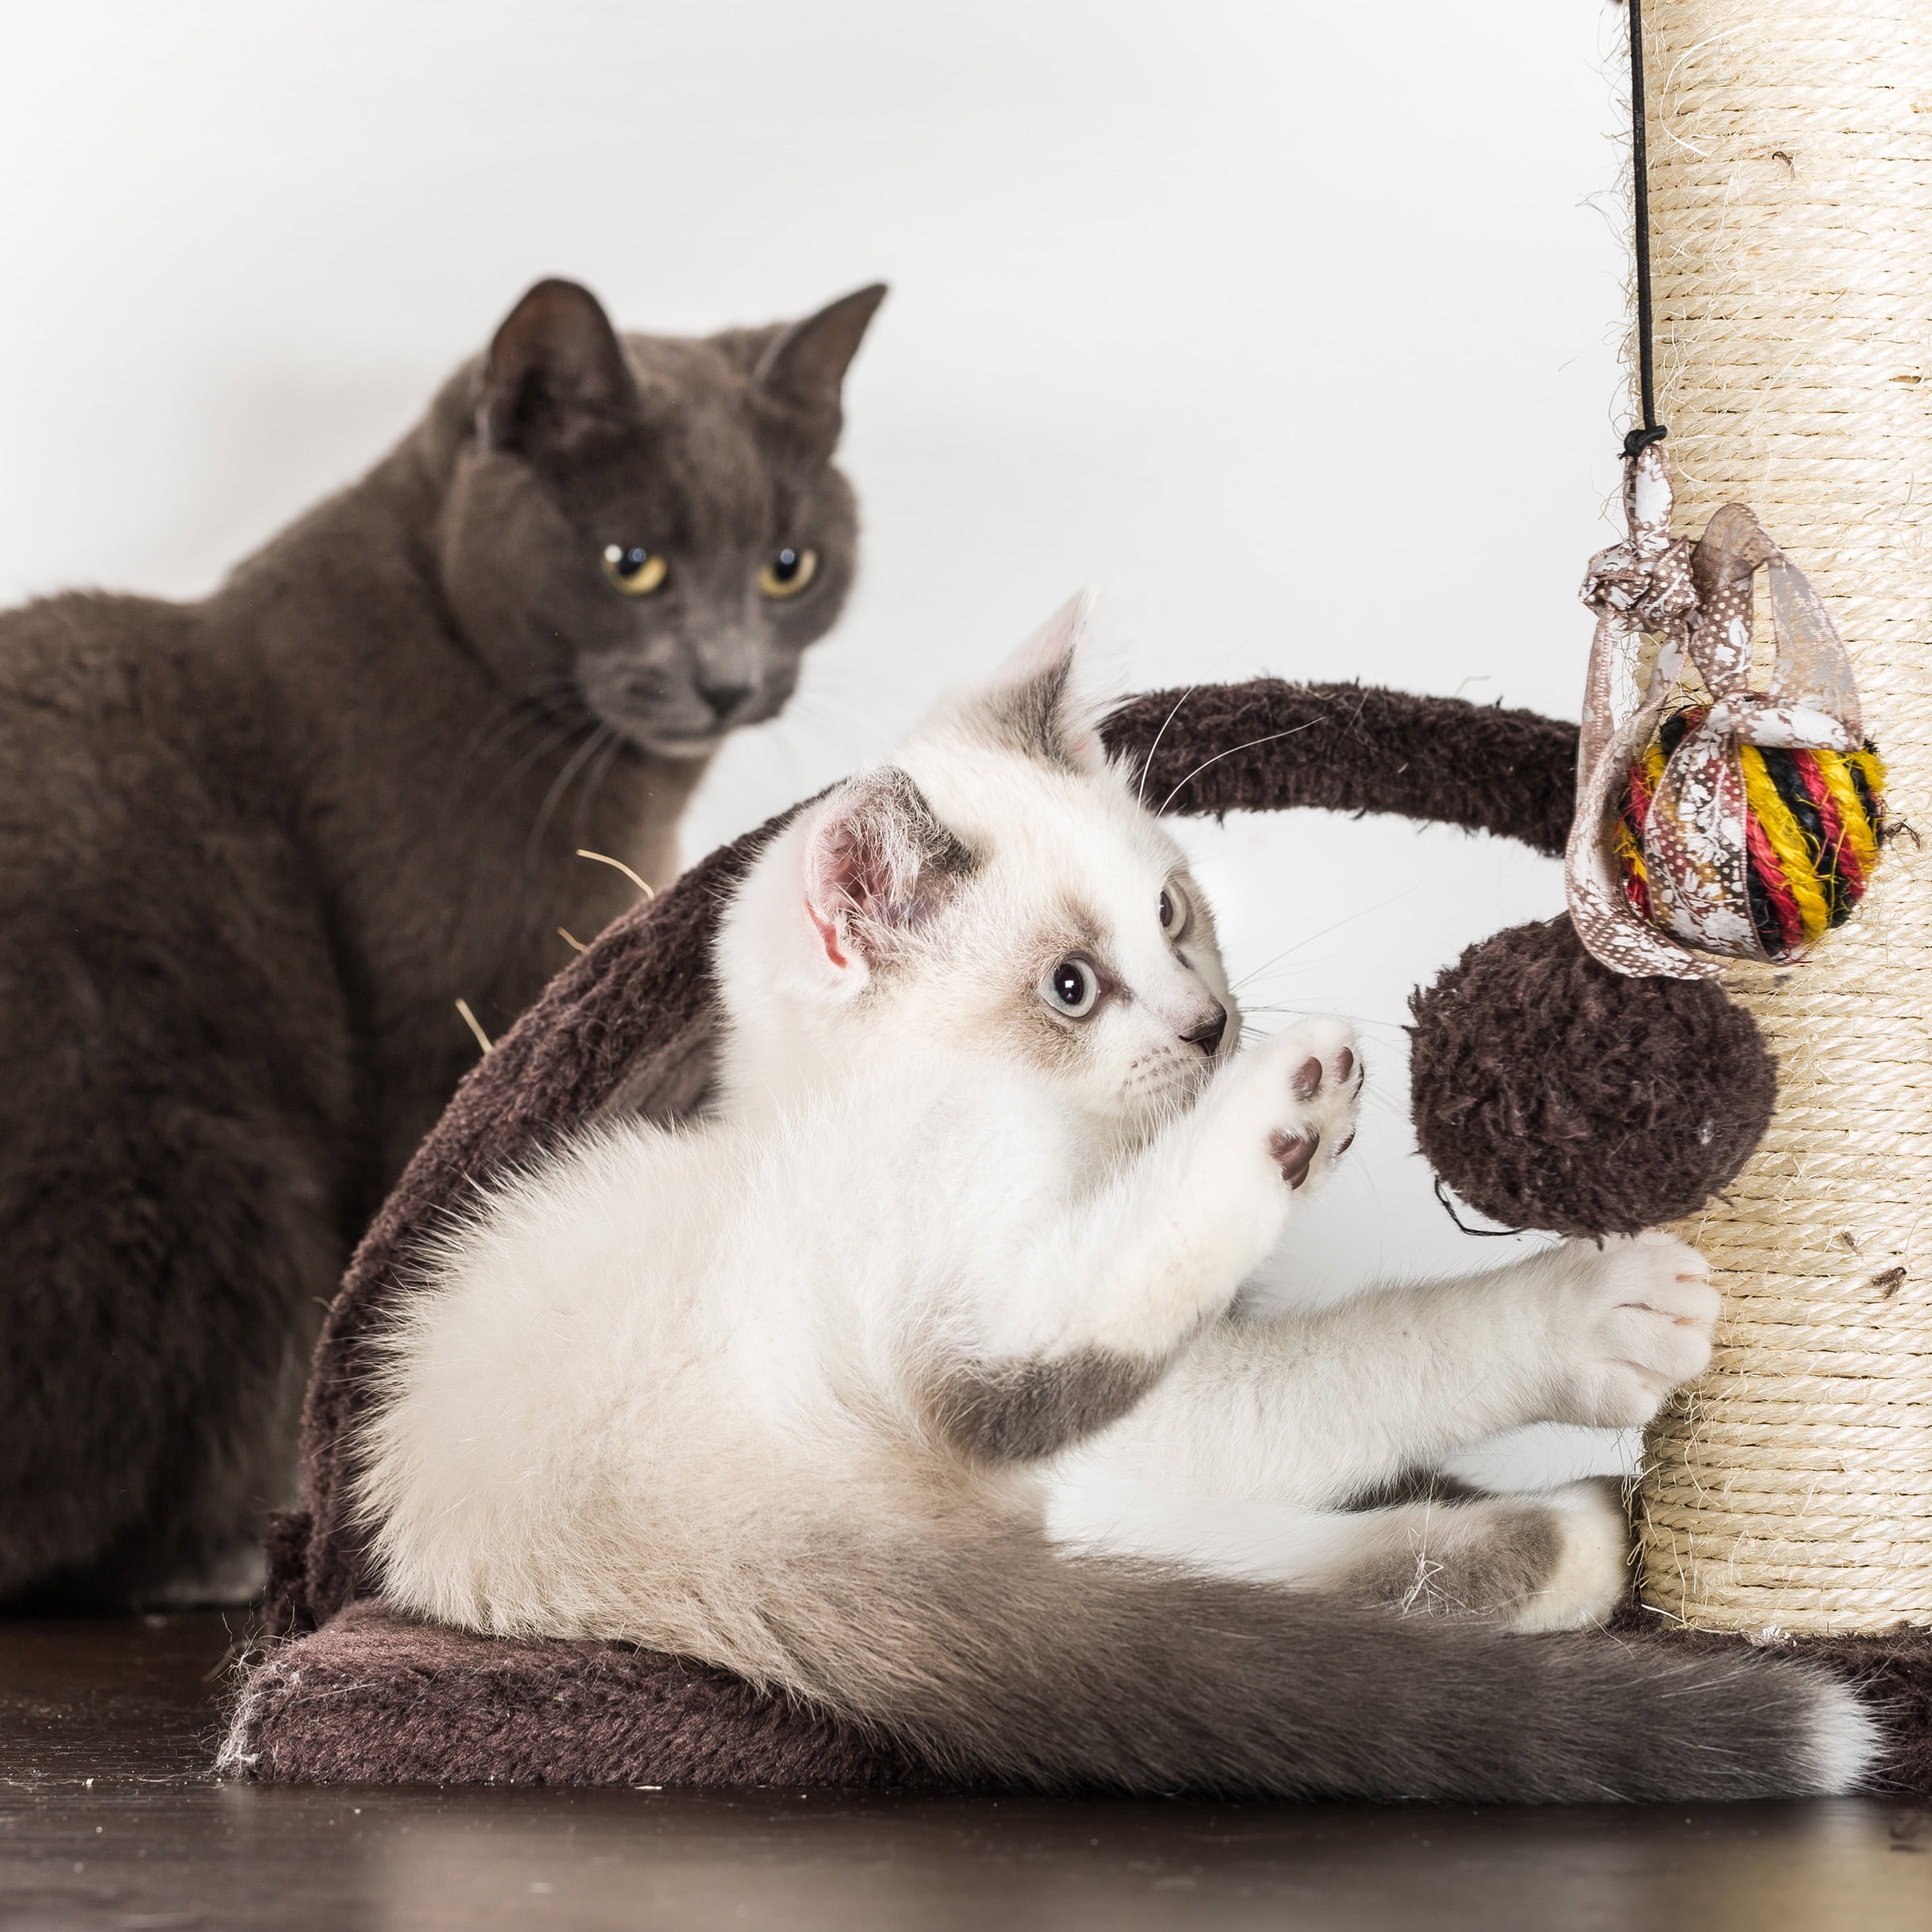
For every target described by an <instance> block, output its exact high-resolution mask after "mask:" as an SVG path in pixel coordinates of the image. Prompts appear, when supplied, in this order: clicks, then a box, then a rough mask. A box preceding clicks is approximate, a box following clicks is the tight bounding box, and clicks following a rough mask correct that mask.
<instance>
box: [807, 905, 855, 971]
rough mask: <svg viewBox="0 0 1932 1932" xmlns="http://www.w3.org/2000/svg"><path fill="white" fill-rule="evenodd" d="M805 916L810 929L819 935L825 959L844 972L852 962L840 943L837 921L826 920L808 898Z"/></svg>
mask: <svg viewBox="0 0 1932 1932" xmlns="http://www.w3.org/2000/svg"><path fill="white" fill-rule="evenodd" d="M805 916H806V918H807V919H810V920H811V923H812V928H813V930H814V931H815V932H816V933H817V934H818V935H819V944H820V945H822V946H823V947H824V948H825V956H826V958H827V959H828V960H831V962H832V964H833V965H835V966H836V967H837V968H839V970H840V972H844V969H845V968H847V967H848V966H849V965H850V964H852V961H851V960H848V958H847V957H846V956H845V949H844V947H843V946H842V945H841V944H840V941H839V923H838V921H837V920H836V919H828V918H827V917H826V916H825V914H824V913H822V912H820V911H819V909H818V907H817V906H815V905H813V904H812V902H811V900H810V899H809V898H807V900H806V902H805Z"/></svg>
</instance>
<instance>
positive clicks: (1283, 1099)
mask: <svg viewBox="0 0 1932 1932" xmlns="http://www.w3.org/2000/svg"><path fill="white" fill-rule="evenodd" d="M1353 1041H1354V1036H1353V1034H1352V1031H1351V1030H1350V1029H1349V1028H1348V1026H1347V1025H1346V1024H1345V1023H1344V1022H1341V1021H1339V1020H1331V1019H1320V1020H1313V1021H1309V1022H1304V1023H1303V1024H1302V1025H1301V1026H1297V1027H1294V1028H1293V1029H1291V1030H1290V1031H1288V1032H1286V1033H1285V1034H1281V1035H1279V1036H1278V1037H1277V1038H1274V1039H1273V1040H1271V1041H1269V1042H1267V1043H1266V1044H1265V1046H1263V1047H1259V1048H1257V1049H1255V1050H1253V1051H1250V1052H1248V1053H1245V1054H1243V1055H1241V1057H1240V1058H1239V1059H1236V1060H1235V1061H1234V1062H1232V1063H1231V1064H1230V1065H1229V1066H1228V1067H1227V1068H1226V1069H1225V1070H1224V1071H1223V1072H1222V1073H1221V1074H1220V1076H1219V1077H1218V1078H1217V1079H1216V1080H1215V1081H1214V1082H1213V1084H1212V1085H1211V1086H1210V1087H1209V1088H1208V1092H1207V1093H1206V1094H1205V1096H1203V1098H1202V1100H1201V1101H1200V1102H1199V1104H1198V1105H1197V1106H1196V1107H1195V1108H1194V1110H1193V1111H1192V1112H1191V1113H1190V1114H1188V1115H1187V1116H1186V1117H1183V1119H1181V1120H1179V1121H1176V1122H1175V1123H1174V1125H1172V1126H1170V1128H1168V1129H1166V1130H1165V1131H1164V1132H1163V1133H1161V1134H1159V1135H1158V1136H1157V1137H1156V1138H1155V1139H1154V1141H1152V1142H1151V1143H1150V1145H1149V1146H1147V1147H1146V1148H1145V1149H1144V1150H1142V1151H1141V1153H1140V1154H1138V1155H1137V1156H1136V1157H1135V1158H1133V1160H1132V1161H1131V1162H1129V1163H1128V1165H1127V1166H1126V1167H1125V1170H1123V1171H1122V1172H1121V1174H1117V1176H1116V1177H1115V1178H1114V1179H1113V1180H1112V1181H1111V1182H1109V1183H1108V1184H1107V1185H1105V1186H1104V1187H1100V1188H1099V1189H1097V1190H1096V1191H1094V1192H1092V1194H1090V1195H1086V1196H1084V1198H1081V1199H1077V1200H1075V1201H1071V1202H1068V1203H1066V1204H1065V1205H1064V1206H1063V1208H1061V1210H1060V1211H1059V1223H1058V1225H1056V1226H1053V1227H1051V1228H1043V1229H1042V1230H1040V1232H1039V1234H1038V1237H1037V1238H1036V1239H1035V1240H1034V1241H1032V1242H1030V1244H1029V1247H1028V1251H1027V1253H1026V1257H1025V1265H1023V1266H1022V1267H1019V1268H1016V1269H1009V1271H1008V1274H1007V1278H1005V1279H1004V1280H1003V1281H1002V1282H1001V1283H999V1284H998V1285H997V1288H995V1287H994V1286H993V1285H991V1284H989V1285H988V1287H987V1291H986V1293H985V1299H984V1301H983V1302H982V1305H981V1316H982V1321H983V1324H984V1325H983V1327H982V1330H981V1333H980V1336H979V1337H978V1338H977V1340H976V1345H975V1346H974V1347H973V1348H972V1350H971V1352H970V1353H969V1354H968V1356H966V1358H965V1359H963V1360H962V1359H960V1356H958V1355H954V1356H951V1357H950V1358H949V1359H948V1360H946V1361H945V1362H944V1363H943V1364H942V1365H940V1367H939V1370H938V1373H936V1374H935V1375H932V1376H929V1377H927V1399H926V1401H925V1403H924V1407H925V1410H926V1412H927V1417H928V1418H929V1420H931V1421H933V1422H936V1423H937V1424H938V1425H939V1428H940V1430H941V1432H942V1433H943V1435H946V1436H947V1437H948V1438H949V1439H951V1441H952V1443H953V1445H954V1447H956V1448H958V1449H960V1450H962V1451H965V1452H966V1453H968V1454H969V1455H973V1456H975V1457H981V1458H991V1459H996V1460H1001V1461H1015V1460H1030V1459H1035V1458H1038V1457H1042V1456H1046V1455H1052V1454H1054V1453H1055V1452H1056V1451H1059V1450H1060V1449H1062V1448H1063V1447H1066V1446H1067V1444H1068V1443H1072V1442H1075V1441H1077V1440H1078V1439H1080V1438H1081V1437H1083V1436H1084V1435H1090V1434H1092V1432H1093V1431H1094V1430H1096V1429H1099V1428H1102V1427H1104V1426H1105V1425H1106V1424H1107V1423H1108V1422H1111V1421H1113V1419H1114V1418H1116V1417H1117V1416H1119V1415H1121V1414H1124V1413H1125V1411H1126V1410H1128V1409H1129V1408H1131V1407H1132V1406H1133V1404H1134V1403H1135V1402H1138V1401H1139V1400H1140V1398H1141V1396H1142V1395H1143V1394H1144V1393H1146V1390H1147V1389H1149V1388H1150V1386H1151V1385H1153V1384H1154V1382H1155V1381H1157V1380H1158V1378H1159V1377H1160V1376H1161V1375H1162V1373H1163V1372H1164V1371H1165V1370H1166V1369H1167V1367H1168V1366H1169V1364H1170V1363H1171V1362H1172V1361H1173V1360H1174V1357H1175V1356H1176V1354H1177V1353H1178V1352H1179V1350H1180V1349H1181V1348H1183V1346H1184V1345H1185V1344H1187V1341H1188V1340H1191V1338H1192V1337H1193V1336H1194V1335H1196V1334H1197V1333H1198V1332H1199V1330H1200V1329H1201V1328H1202V1327H1203V1325H1205V1324H1207V1323H1211V1322H1212V1321H1213V1320H1215V1319H1216V1318H1217V1317H1218V1316H1220V1315H1223V1314H1224V1313H1225V1312H1226V1311H1227V1310H1228V1307H1229V1306H1230V1304H1231V1303H1232V1301H1233V1299H1234V1297H1235V1295H1236V1293H1237V1292H1238V1291H1239V1290H1240V1288H1241V1283H1242V1282H1244V1281H1245V1279H1246V1278H1247V1277H1248V1276H1249V1274H1250V1273H1251V1272H1252V1271H1253V1269H1254V1267H1255V1265H1256V1264H1257V1262H1258V1261H1260V1260H1261V1257H1262V1256H1263V1255H1264V1254H1265V1253H1267V1251H1268V1249H1269V1248H1270V1247H1271V1246H1272V1245H1274V1241H1276V1239H1277V1238H1278V1236H1279V1234H1280V1232H1281V1228H1282V1222H1283V1220H1285V1219H1286V1216H1287V1215H1288V1213H1289V1212H1290V1206H1291V1204H1292V1203H1293V1201H1294V1199H1295V1198H1296V1197H1297V1196H1298V1195H1299V1194H1301V1193H1302V1191H1304V1190H1306V1189H1307V1188H1309V1187H1311V1186H1313V1185H1315V1184H1317V1183H1319V1182H1320V1181H1321V1180H1322V1179H1324V1178H1326V1176H1327V1174H1328V1173H1329V1172H1330V1170H1331V1169H1332V1168H1333V1166H1334V1165H1335V1162H1336V1161H1337V1160H1339V1159H1340V1158H1341V1156H1342V1155H1343V1154H1344V1153H1346V1152H1347V1150H1348V1145H1349V1143H1350V1141H1352V1140H1353V1138H1354V1136H1355V1114H1356V1103H1357V1100H1358V1098H1359V1096H1360V1090H1361V1081H1362V1071H1361V1065H1360V1059H1359V1058H1358V1056H1357V1055H1356V1051H1355V1048H1354V1043H1353Z"/></svg>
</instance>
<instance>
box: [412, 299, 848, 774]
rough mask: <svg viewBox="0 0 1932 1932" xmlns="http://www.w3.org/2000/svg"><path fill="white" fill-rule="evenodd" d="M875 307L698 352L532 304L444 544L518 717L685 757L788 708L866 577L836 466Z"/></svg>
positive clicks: (571, 303) (508, 340)
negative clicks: (604, 731) (849, 377)
mask: <svg viewBox="0 0 1932 1932" xmlns="http://www.w3.org/2000/svg"><path fill="white" fill-rule="evenodd" d="M884 294H885V291H884V290H883V289H882V288H878V287H873V288H866V289H861V290H860V291H857V293H855V294H853V295H847V296H845V297H844V299H841V300H840V301H838V302H835V303H832V305H831V306H830V307H829V308H825V309H823V310H821V311H820V312H819V313H818V314H816V315H815V316H810V317H808V318H807V319H806V320H804V321H803V322H799V323H795V324H791V325H789V326H785V325H774V326H773V327H770V328H755V329H730V330H726V331H725V332H722V333H720V334H719V335H716V336H705V337H702V338H682V337H675V336H636V335H627V336H623V337H621V338H620V337H618V336H617V335H616V334H615V333H614V332H613V331H612V329H611V328H610V325H609V322H608V321H607V320H605V316H604V312H603V311H602V309H601V308H599V307H598V305H597V302H596V299H594V298H593V297H592V295H590V294H589V293H588V291H585V290H584V289H581V288H579V287H576V284H574V283H568V282H545V283H539V284H538V285H537V287H535V288H534V289H532V290H531V291H530V293H529V294H528V295H526V296H525V297H524V298H523V299H522V302H521V303H518V306H517V308H515V309H514V311H512V312H511V314H510V317H509V319H508V320H506V322H505V323H504V324H503V326H502V328H501V329H500V330H499V331H498V332H497V337H496V340H495V341H494V342H493V343H492V344H491V345H490V349H489V354H488V356H487V357H485V359H484V360H483V361H482V362H481V364H480V365H478V366H477V369H476V371H475V372H474V374H473V378H472V382H473V389H472V392H471V393H472V394H473V398H474V405H473V407H474V425H475V427H474V430H473V435H472V440H470V442H469V444H467V446H466V447H465V448H464V450H463V451H462V452H461V453H460V456H459V457H458V459H457V464H456V474H455V477H454V480H453V484H452V489H451V491H450V494H449V497H448V504H447V507H446V509H445V512H444V520H443V526H442V530H441V533H440V534H441V558H440V562H441V566H442V576H443V581H444V588H445V591H446V592H447V593H448V597H449V599H450V602H451V604H452V607H453V608H454V609H455V611H456V615H457V617H458V619H459V621H460V623H461V625H462V627H463V629H464V632H465V634H467V635H468V636H469V639H470V640H471V642H472V643H473V645H474V646H476V647H477V650H479V651H480V652H481V653H482V654H483V655H484V656H485V658H487V660H488V661H489V663H490V665H491V667H492V668H493V670H494V671H496V673H497V675H498V677H499V678H500V679H502V682H503V683H504V684H505V685H506V687H507V688H508V690H509V691H510V692H511V693H512V694H513V695H514V696H518V697H520V698H524V699H526V700H528V701H529V702H530V703H532V704H535V705H537V706H539V708H543V709H546V710H550V711H554V712H559V713H560V714H564V715H565V716H570V715H572V714H575V715H577V716H588V717H589V718H590V719H591V720H592V721H594V722H596V723H600V724H601V725H604V726H606V727H608V728H609V730H610V731H611V732H613V733H616V734H617V735H618V736H620V737H622V738H624V739H625V740H627V741H630V742H631V743H632V744H634V745H640V746H642V747H644V748H646V749H650V750H652V751H656V752H658V753H667V754H669V755H671V756H673V757H696V756H700V755H702V754H703V753H706V752H708V751H709V750H710V749H712V747H713V746H714V745H716V742H717V741H718V739H719V738H720V737H721V736H722V735H723V733H725V732H726V731H728V730H730V729H733V728H735V727H737V726H738V725H749V724H755V723H756V722H758V720H760V719H762V718H768V717H770V716H772V715H773V713H774V712H776V711H778V709H779V708H780V707H781V706H782V704H784V703H785V700H786V699H787V698H788V697H790V696H791V691H792V687H793V686H794V685H795V683H796V682H797V679H798V673H799V660H800V658H801V655H802V654H803V651H804V650H805V647H806V646H807V645H808V644H811V642H813V641H814V640H815V639H816V638H819V637H822V636H823V635H824V634H825V632H826V631H827V630H829V629H830V628H831V626H832V622H833V621H834V620H835V619H836V617H837V616H838V613H839V611H840V607H841V606H842V605H843V604H844V601H845V596H846V592H848V589H849V588H851V584H852V576H853V572H854V570H855V568H856V566H857V544H858V518H857V508H856V506H855V503H854V501H853V497H852V488H851V485H849V484H848V483H847V481H845V479H844V477H843V476H841V475H840V473H839V472H838V471H837V470H836V469H834V468H833V466H832V452H833V450H834V449H835V448H836V444H837V442H838V436H839V430H840V421H841V418H840V385H841V383H842V382H843V379H844V374H845V369H846V367H847V365H848V363H849V362H850V361H851V359H852V354H853V353H854V352H855V351H856V350H857V348H858V345H859V342H860V340H861V337H862V336H863V335H864V333H865V325H866V324H867V323H868V322H869V320H871V317H872V314H873V310H874V309H876V308H877V306H878V304H879V302H880V300H881V299H882V297H883V295H884Z"/></svg>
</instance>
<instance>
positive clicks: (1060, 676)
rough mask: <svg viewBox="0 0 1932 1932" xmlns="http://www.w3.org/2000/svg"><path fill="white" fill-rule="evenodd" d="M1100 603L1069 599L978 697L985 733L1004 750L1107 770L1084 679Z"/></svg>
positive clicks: (1083, 595)
mask: <svg viewBox="0 0 1932 1932" xmlns="http://www.w3.org/2000/svg"><path fill="white" fill-rule="evenodd" d="M1095 602H1096V597H1095V593H1094V592H1092V590H1084V591H1082V592H1080V595H1079V596H1077V597H1069V598H1068V599H1067V601H1066V602H1065V603H1064V604H1063V605H1061V606H1060V608H1059V609H1058V610H1056V611H1055V613H1053V615H1052V616H1051V617H1049V618H1048V619H1047V621H1046V622H1045V623H1044V624H1042V625H1041V626H1040V627H1039V629H1038V630H1036V631H1035V632H1034V634H1033V635H1032V636H1031V637H1030V638H1028V639H1027V640H1026V642H1025V643H1024V644H1022V646H1020V647H1019V649H1018V650H1016V651H1014V652H1013V654H1012V655H1011V656H1010V657H1009V658H1007V660H1006V661H1005V663H1003V664H1002V665H1001V667H1000V668H999V669H998V670H997V671H995V672H994V673H993V679H992V681H991V682H990V683H987V684H985V685H984V686H982V687H980V690H979V691H976V692H975V693H974V694H973V696H972V700H971V703H972V708H973V710H974V711H975V712H976V713H977V714H978V717H979V720H980V724H981V725H982V727H983V728H985V729H988V730H989V732H990V733H991V735H992V736H993V737H994V739H995V740H996V741H997V742H998V743H999V744H1000V745H1001V747H1002V748H1003V749H1005V750H1008V751H1017V752H1019V753H1021V754H1022V756H1024V757H1026V758H1040V759H1043V760H1044V761H1045V762H1047V764H1049V765H1059V766H1064V767H1065V768H1066V769H1067V770H1069V771H1077V772H1081V773H1085V774H1092V773H1096V772H1098V771H1099V770H1101V769H1102V767H1103V766H1104V765H1105V764H1106V762H1107V752H1106V748H1105V747H1104V745H1102V744H1101V742H1100V725H1099V719H1098V717H1097V716H1096V707H1095V705H1094V704H1093V703H1092V700H1091V699H1089V698H1088V696H1086V695H1085V694H1084V692H1083V691H1082V690H1081V687H1080V678H1079V675H1078V674H1079V667H1080V649H1081V646H1082V645H1083V643H1084V642H1085V640H1086V638H1087V635H1088V631H1089V630H1091V629H1092V619H1093V607H1094V604H1095Z"/></svg>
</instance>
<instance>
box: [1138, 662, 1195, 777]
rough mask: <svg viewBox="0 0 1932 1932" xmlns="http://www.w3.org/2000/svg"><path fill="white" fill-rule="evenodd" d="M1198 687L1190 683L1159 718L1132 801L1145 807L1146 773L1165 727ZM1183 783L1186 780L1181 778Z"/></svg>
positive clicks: (1163, 734) (1164, 734)
mask: <svg viewBox="0 0 1932 1932" xmlns="http://www.w3.org/2000/svg"><path fill="white" fill-rule="evenodd" d="M1199 689H1200V686H1199V685H1198V684H1190V685H1189V686H1188V687H1187V689H1186V690H1185V691H1183V692H1182V693H1181V695H1180V696H1179V697H1178V698H1176V699H1175V700H1174V709H1173V710H1172V711H1170V712H1168V714H1167V715H1166V717H1164V718H1162V720H1161V728H1160V729H1159V730H1158V731H1157V732H1156V733H1154V742H1153V743H1152V744H1151V745H1149V746H1148V747H1147V755H1146V758H1142V759H1141V782H1140V783H1139V784H1138V785H1137V786H1135V787H1134V792H1133V802H1134V803H1135V804H1137V805H1138V806H1141V807H1143V808H1145V807H1146V803H1147V774H1148V773H1149V772H1150V771H1152V770H1154V753H1156V752H1157V751H1158V750H1159V749H1160V748H1161V740H1162V738H1164V737H1166V735H1167V727H1168V726H1169V725H1171V724H1172V723H1173V722H1174V720H1175V718H1177V717H1178V716H1179V715H1180V709H1181V707H1182V706H1183V704H1186V703H1187V700H1189V699H1190V698H1191V697H1192V696H1194V694H1195V692H1196V691H1199ZM1182 782H1183V784H1185V783H1186V782H1187V781H1186V780H1185V779H1183V780H1182Z"/></svg>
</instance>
